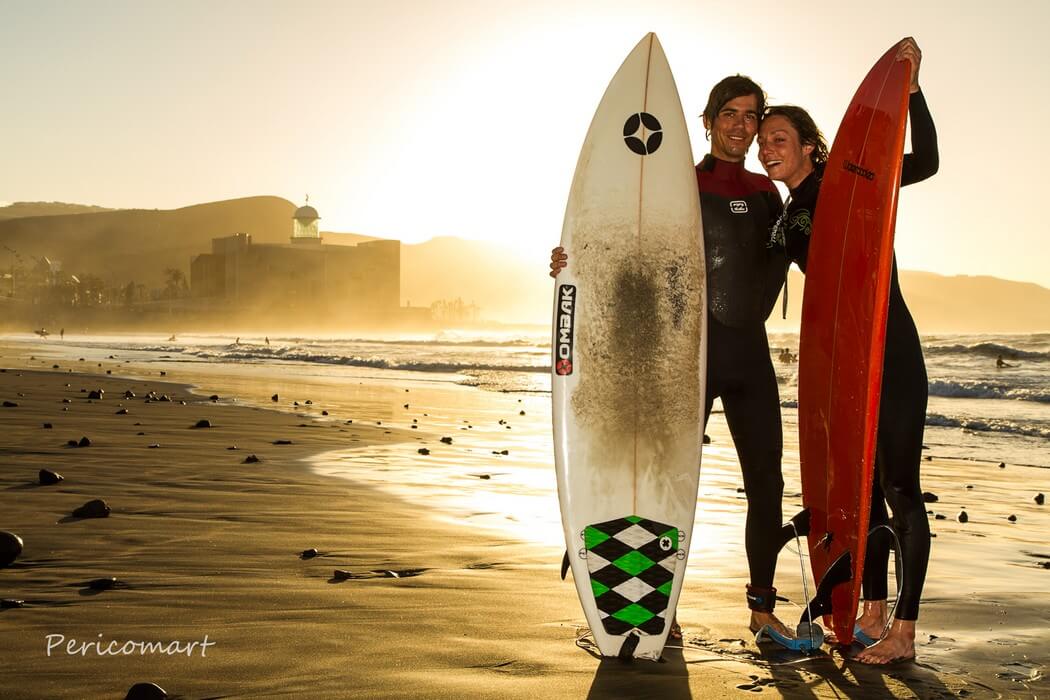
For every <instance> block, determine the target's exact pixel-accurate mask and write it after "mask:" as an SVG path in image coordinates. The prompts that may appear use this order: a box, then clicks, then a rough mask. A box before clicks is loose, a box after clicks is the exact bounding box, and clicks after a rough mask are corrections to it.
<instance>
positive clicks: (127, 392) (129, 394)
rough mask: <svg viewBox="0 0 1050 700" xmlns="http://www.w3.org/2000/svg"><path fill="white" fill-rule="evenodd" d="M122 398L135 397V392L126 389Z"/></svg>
mask: <svg viewBox="0 0 1050 700" xmlns="http://www.w3.org/2000/svg"><path fill="white" fill-rule="evenodd" d="M124 398H125V399H133V398H135V392H134V391H132V390H131V389H128V390H127V391H125V392H124Z"/></svg>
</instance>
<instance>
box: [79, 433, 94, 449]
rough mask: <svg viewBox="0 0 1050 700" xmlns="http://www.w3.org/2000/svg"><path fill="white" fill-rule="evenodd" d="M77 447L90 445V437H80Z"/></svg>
mask: <svg viewBox="0 0 1050 700" xmlns="http://www.w3.org/2000/svg"><path fill="white" fill-rule="evenodd" d="M77 447H91V438H89V437H88V436H86V435H85V436H84V437H82V438H80V442H78V443H77Z"/></svg>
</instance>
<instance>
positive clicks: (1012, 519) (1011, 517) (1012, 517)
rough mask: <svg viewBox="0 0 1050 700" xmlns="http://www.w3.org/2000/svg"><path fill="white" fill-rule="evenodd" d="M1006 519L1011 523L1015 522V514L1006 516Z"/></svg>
mask: <svg viewBox="0 0 1050 700" xmlns="http://www.w3.org/2000/svg"><path fill="white" fill-rule="evenodd" d="M1007 520H1009V521H1010V522H1012V523H1016V522H1017V516H1016V515H1011V516H1010V517H1009V518H1007Z"/></svg>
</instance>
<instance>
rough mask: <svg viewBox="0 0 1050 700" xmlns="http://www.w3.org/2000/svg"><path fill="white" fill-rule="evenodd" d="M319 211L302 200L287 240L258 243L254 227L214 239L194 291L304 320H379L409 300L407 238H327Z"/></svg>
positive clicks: (225, 304)
mask: <svg viewBox="0 0 1050 700" xmlns="http://www.w3.org/2000/svg"><path fill="white" fill-rule="evenodd" d="M319 218H320V217H319V216H318V215H317V210H315V209H314V208H313V207H311V206H308V205H307V206H303V207H299V209H297V210H296V212H295V216H294V217H293V225H292V237H291V242H290V243H289V244H287V245H278V244H261V245H257V244H253V243H252V237H251V236H250V235H249V234H246V233H237V234H234V235H232V236H224V237H222V238H214V239H212V250H211V253H204V254H201V255H198V256H196V257H194V258H193V260H192V261H191V263H190V293H191V295H192V296H193V298H194V299H195V300H197V301H198V302H199V303H202V304H204V305H206V306H209V307H213V308H215V307H221V308H225V309H228V310H230V311H233V312H238V313H239V315H243V314H244V313H265V314H267V316H268V318H270V319H272V318H274V317H275V316H276V317H278V318H285V319H288V320H291V321H297V322H326V323H327V322H333V321H335V322H354V321H358V322H360V321H366V322H377V321H384V320H389V319H390V318H391V317H393V316H394V315H396V314H397V312H398V309H399V307H400V305H401V302H400V287H401V243H400V241H390V240H384V241H368V242H365V243H358V244H357V245H354V246H344V245H325V244H324V243H322V241H321V235H320V233H319V231H318V225H317V222H318V220H319Z"/></svg>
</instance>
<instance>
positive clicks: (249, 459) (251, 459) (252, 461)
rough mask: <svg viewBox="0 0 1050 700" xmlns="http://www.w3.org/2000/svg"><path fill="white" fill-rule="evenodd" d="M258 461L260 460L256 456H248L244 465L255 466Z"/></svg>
mask: <svg viewBox="0 0 1050 700" xmlns="http://www.w3.org/2000/svg"><path fill="white" fill-rule="evenodd" d="M258 461H259V458H258V457H256V456H255V455H248V456H247V457H245V458H244V464H255V463H256V462H258Z"/></svg>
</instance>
